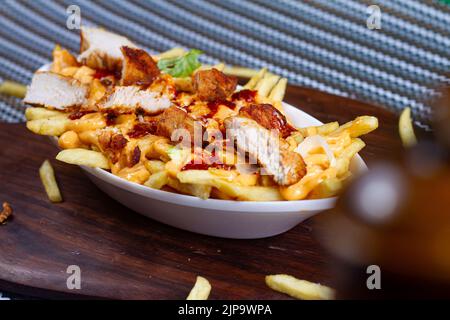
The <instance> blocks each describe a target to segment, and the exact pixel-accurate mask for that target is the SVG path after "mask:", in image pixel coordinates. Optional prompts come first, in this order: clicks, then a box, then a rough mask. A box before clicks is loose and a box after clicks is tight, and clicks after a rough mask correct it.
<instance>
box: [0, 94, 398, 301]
mask: <svg viewBox="0 0 450 320" xmlns="http://www.w3.org/2000/svg"><path fill="white" fill-rule="evenodd" d="M286 100H287V102H290V103H291V104H293V105H295V106H298V107H301V109H303V110H304V111H306V112H308V113H310V114H312V115H313V116H315V117H317V118H318V119H319V120H321V121H324V122H326V121H333V120H338V121H340V122H345V121H348V120H351V119H353V118H355V117H356V116H358V115H375V116H377V117H378V118H379V120H380V128H379V129H378V130H376V131H375V132H374V133H371V134H369V135H368V136H366V137H365V138H364V139H363V140H364V141H365V142H366V143H367V147H366V148H365V149H364V151H363V152H362V153H361V155H362V156H363V158H364V159H365V160H366V161H367V162H368V163H369V166H370V163H373V161H375V160H376V159H377V158H384V157H389V156H390V155H391V154H392V153H394V152H395V151H396V150H398V149H399V148H401V143H400V140H399V138H398V134H397V117H396V116H395V115H394V114H392V113H390V112H389V111H386V110H383V109H381V108H378V107H374V106H370V105H367V104H364V103H361V102H357V101H353V100H350V99H346V98H342V97H337V96H333V95H329V94H325V93H321V92H318V91H314V90H311V89H304V88H297V87H290V88H289V89H288V94H287V99H286ZM0 146H1V147H0V181H1V187H0V190H1V191H0V202H2V201H7V202H9V203H10V204H11V205H12V207H13V209H14V215H13V218H12V219H10V220H8V222H7V223H6V224H5V225H2V226H0V291H1V290H6V291H10V292H15V293H20V294H26V295H31V296H37V297H45V298H67V297H69V298H70V297H72V298H73V297H75V298H86V297H93V298H117V299H184V298H185V297H186V296H187V294H188V293H189V291H190V289H191V287H192V285H193V284H194V281H195V277H196V276H197V275H202V276H204V277H206V278H207V279H209V281H210V282H211V284H212V292H211V296H210V298H211V299H286V298H288V297H287V296H285V295H282V294H279V293H277V292H274V291H272V290H271V289H269V288H268V287H266V285H265V283H264V276H265V275H267V274H275V273H288V274H292V275H294V276H297V277H299V278H303V279H307V280H310V281H315V282H320V283H324V284H327V283H331V282H332V278H331V277H332V269H331V268H332V266H331V265H330V264H331V263H330V259H329V256H327V254H326V253H325V252H324V251H323V250H322V249H321V247H320V246H319V244H318V242H317V241H316V240H315V238H314V229H315V225H314V220H315V218H312V219H310V220H309V221H306V222H304V223H302V224H300V225H298V226H297V227H295V228H294V229H292V230H290V231H288V232H286V233H284V234H282V235H279V236H276V237H272V238H266V239H260V240H229V239H220V238H214V237H209V236H202V235H197V234H194V233H190V232H186V231H182V230H178V229H175V228H172V227H169V226H166V225H163V224H161V223H158V222H155V221H152V220H150V219H148V218H145V217H143V216H141V215H139V214H137V213H135V212H133V211H131V210H129V209H127V208H126V207H124V206H122V205H121V204H119V203H117V202H116V201H114V200H113V199H111V198H109V197H108V196H106V195H105V194H103V193H102V192H101V191H100V190H99V189H97V188H96V187H95V186H94V185H93V184H92V183H91V182H90V181H89V180H88V178H87V177H86V176H85V175H84V174H83V173H82V171H81V170H80V169H79V168H78V167H76V166H71V165H67V164H64V163H60V162H58V161H56V160H51V162H52V164H53V166H54V168H55V171H56V174H57V179H58V182H59V185H60V188H61V191H62V194H63V197H64V202H63V203H60V204H51V203H50V202H49V201H48V200H47V197H46V194H45V191H44V188H43V186H42V185H41V182H40V180H39V175H38V168H39V166H40V165H41V163H42V162H43V161H44V160H45V159H47V158H48V159H54V156H55V155H56V153H57V149H56V147H55V146H53V145H52V144H51V143H50V141H49V140H48V138H47V137H42V136H36V135H34V134H32V133H30V132H28V131H27V130H26V128H25V125H24V124H0ZM149 205H151V204H149ZM69 265H78V266H79V267H80V268H81V279H82V281H81V290H68V289H67V287H66V280H67V277H68V276H69V275H68V274H67V273H66V270H67V267H68V266H69Z"/></svg>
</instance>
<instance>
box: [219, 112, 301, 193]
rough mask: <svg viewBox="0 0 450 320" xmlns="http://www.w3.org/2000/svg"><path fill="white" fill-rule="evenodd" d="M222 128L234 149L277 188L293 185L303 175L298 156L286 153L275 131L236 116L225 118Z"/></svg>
mask: <svg viewBox="0 0 450 320" xmlns="http://www.w3.org/2000/svg"><path fill="white" fill-rule="evenodd" d="M225 127H226V128H227V129H228V133H229V134H230V135H231V137H230V138H232V139H235V140H236V143H237V146H238V148H239V149H240V150H242V151H245V152H247V153H248V154H249V155H250V157H253V158H256V159H257V161H258V163H259V164H260V165H261V166H263V167H264V168H265V170H266V172H267V173H268V174H270V175H273V179H274V181H275V182H276V183H278V184H279V185H282V186H288V185H291V184H294V183H296V182H298V181H299V180H300V179H301V178H303V176H304V175H305V174H306V165H305V163H304V161H303V158H302V157H301V155H299V154H298V153H296V152H294V151H291V150H289V144H288V143H287V142H286V141H285V140H284V139H280V138H279V136H278V134H276V133H275V132H271V131H269V130H267V129H266V128H264V127H263V126H261V125H259V124H258V123H257V122H256V121H254V120H252V119H249V118H245V117H240V116H237V117H231V118H228V119H225ZM277 151H278V152H277Z"/></svg>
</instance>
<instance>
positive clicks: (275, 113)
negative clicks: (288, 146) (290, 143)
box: [239, 103, 295, 138]
mask: <svg viewBox="0 0 450 320" xmlns="http://www.w3.org/2000/svg"><path fill="white" fill-rule="evenodd" d="M239 115H241V116H244V117H247V118H251V119H253V120H255V121H256V122H258V124H260V125H261V126H263V127H264V128H266V129H269V130H272V129H274V130H277V131H278V133H279V134H280V135H281V137H282V138H286V137H287V136H289V135H290V134H291V132H292V131H293V130H295V129H294V128H293V127H292V126H291V125H290V124H289V123H288V122H287V120H286V117H285V116H284V115H283V114H282V113H281V112H280V111H279V110H278V109H277V108H275V107H274V106H272V105H271V104H267V103H264V104H251V105H249V106H245V107H242V108H240V109H239Z"/></svg>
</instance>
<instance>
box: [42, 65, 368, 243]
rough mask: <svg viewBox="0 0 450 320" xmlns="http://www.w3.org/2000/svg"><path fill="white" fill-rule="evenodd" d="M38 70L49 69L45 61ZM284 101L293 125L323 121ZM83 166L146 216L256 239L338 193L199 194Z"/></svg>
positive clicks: (357, 163) (357, 165)
mask: <svg viewBox="0 0 450 320" xmlns="http://www.w3.org/2000/svg"><path fill="white" fill-rule="evenodd" d="M40 70H42V71H43V70H48V66H45V67H43V68H41V69H40ZM283 107H284V110H285V113H286V115H287V116H288V117H289V119H290V120H291V121H292V122H293V124H294V125H295V126H296V127H307V126H317V125H320V124H322V122H320V121H319V120H317V119H316V118H314V117H312V116H310V115H309V114H307V113H305V112H303V111H301V110H299V109H297V108H295V107H293V106H291V105H289V104H287V103H283ZM81 168H82V169H83V170H84V171H85V172H86V174H87V176H88V177H89V178H90V179H91V180H92V182H94V183H95V184H96V185H97V186H98V187H99V188H100V189H101V190H102V191H104V192H105V193H107V194H108V195H109V196H111V197H112V198H114V199H115V200H117V201H119V202H120V203H122V204H123V205H125V206H126V207H128V208H130V209H132V210H134V211H137V212H139V213H141V214H143V215H144V216H146V217H149V218H152V219H154V220H157V221H160V222H162V223H165V224H168V225H171V226H174V227H176V228H180V229H184V230H188V231H192V232H196V233H200V234H206V235H210V236H216V237H223V238H232V239H257V238H265V237H270V236H274V235H277V234H280V233H283V232H285V231H287V230H289V229H292V228H293V227H295V226H296V225H297V224H299V223H300V222H302V221H304V220H306V219H308V218H310V217H312V216H313V215H315V214H317V213H319V212H321V211H324V210H327V209H331V208H332V207H333V206H334V204H335V202H336V199H337V198H336V197H333V198H327V199H317V200H298V201H263V202H250V201H230V200H218V199H207V200H202V199H200V198H197V197H193V196H188V195H182V194H177V193H172V192H168V191H162V190H156V189H151V188H149V187H146V186H143V185H139V184H136V183H133V182H129V181H127V180H125V179H122V178H119V177H117V176H115V175H113V174H112V173H110V172H108V171H106V170H103V169H99V168H90V167H85V166H81ZM365 170H367V166H366V164H365V163H364V161H363V160H362V159H361V157H360V156H359V155H356V156H355V157H354V158H353V159H352V161H351V163H350V171H351V172H352V173H354V174H359V173H361V172H363V171H365Z"/></svg>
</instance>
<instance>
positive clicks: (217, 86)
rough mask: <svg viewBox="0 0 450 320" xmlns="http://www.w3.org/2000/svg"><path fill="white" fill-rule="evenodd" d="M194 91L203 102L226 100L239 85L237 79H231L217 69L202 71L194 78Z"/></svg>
mask: <svg viewBox="0 0 450 320" xmlns="http://www.w3.org/2000/svg"><path fill="white" fill-rule="evenodd" d="M193 83H194V90H195V92H196V93H197V97H198V98H199V99H201V100H206V101H214V100H224V99H226V98H227V97H228V96H230V95H231V94H232V93H233V92H234V90H235V89H236V85H237V78H236V77H229V76H227V75H225V74H224V73H223V72H221V71H219V70H217V69H214V68H213V69H210V70H201V71H198V72H196V73H195V74H194V76H193Z"/></svg>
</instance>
